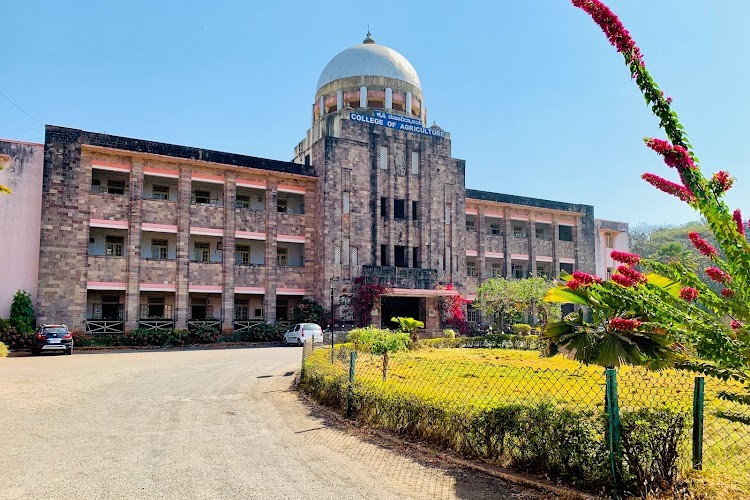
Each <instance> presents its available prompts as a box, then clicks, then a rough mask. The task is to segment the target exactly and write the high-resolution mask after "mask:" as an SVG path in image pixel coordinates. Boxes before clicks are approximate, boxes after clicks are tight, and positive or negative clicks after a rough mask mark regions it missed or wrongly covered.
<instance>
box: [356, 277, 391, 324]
mask: <svg viewBox="0 0 750 500" xmlns="http://www.w3.org/2000/svg"><path fill="white" fill-rule="evenodd" d="M385 290H386V288H385V287H384V286H383V285H380V284H374V283H367V282H366V281H365V278H364V277H362V276H360V277H358V278H355V279H354V287H353V288H352V310H353V311H354V321H355V322H356V324H357V326H359V327H364V326H367V325H369V324H370V323H371V322H372V308H373V307H375V304H376V303H377V302H378V301H379V300H380V296H381V295H383V293H384V292H385Z"/></svg>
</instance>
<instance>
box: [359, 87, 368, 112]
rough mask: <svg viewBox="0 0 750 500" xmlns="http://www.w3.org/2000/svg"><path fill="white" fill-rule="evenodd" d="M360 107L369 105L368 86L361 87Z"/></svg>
mask: <svg viewBox="0 0 750 500" xmlns="http://www.w3.org/2000/svg"><path fill="white" fill-rule="evenodd" d="M359 107H360V108H366V107H367V87H365V86H362V87H360V88H359Z"/></svg>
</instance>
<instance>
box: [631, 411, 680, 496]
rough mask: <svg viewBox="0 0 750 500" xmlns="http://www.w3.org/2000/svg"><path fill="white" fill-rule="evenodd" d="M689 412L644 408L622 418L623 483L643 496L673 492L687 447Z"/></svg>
mask: <svg viewBox="0 0 750 500" xmlns="http://www.w3.org/2000/svg"><path fill="white" fill-rule="evenodd" d="M688 421H689V414H688V412H687V411H682V410H677V409H672V408H666V407H664V408H641V409H638V410H636V411H632V412H627V413H623V414H622V415H621V422H622V436H621V445H622V451H623V459H624V464H623V465H624V471H623V475H624V482H625V485H626V487H627V489H628V490H629V491H631V492H635V493H638V494H640V495H642V496H644V497H645V496H646V495H658V493H659V492H660V491H662V490H670V489H671V488H672V487H673V486H674V485H675V483H676V482H677V478H678V472H679V468H678V458H679V456H680V451H683V450H682V449H681V448H684V447H685V444H686V437H687V436H686V430H687V426H688Z"/></svg>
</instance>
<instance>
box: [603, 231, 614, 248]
mask: <svg viewBox="0 0 750 500" xmlns="http://www.w3.org/2000/svg"><path fill="white" fill-rule="evenodd" d="M604 238H605V239H606V244H607V248H614V246H615V238H614V236H613V235H612V233H605V234H604Z"/></svg>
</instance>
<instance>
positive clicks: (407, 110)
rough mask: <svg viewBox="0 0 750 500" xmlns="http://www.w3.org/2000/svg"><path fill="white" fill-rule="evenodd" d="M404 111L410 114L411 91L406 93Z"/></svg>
mask: <svg viewBox="0 0 750 500" xmlns="http://www.w3.org/2000/svg"><path fill="white" fill-rule="evenodd" d="M406 112H407V113H408V114H411V92H407V93H406Z"/></svg>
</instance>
